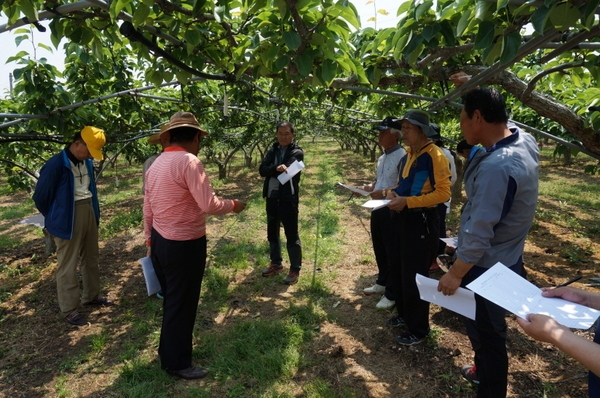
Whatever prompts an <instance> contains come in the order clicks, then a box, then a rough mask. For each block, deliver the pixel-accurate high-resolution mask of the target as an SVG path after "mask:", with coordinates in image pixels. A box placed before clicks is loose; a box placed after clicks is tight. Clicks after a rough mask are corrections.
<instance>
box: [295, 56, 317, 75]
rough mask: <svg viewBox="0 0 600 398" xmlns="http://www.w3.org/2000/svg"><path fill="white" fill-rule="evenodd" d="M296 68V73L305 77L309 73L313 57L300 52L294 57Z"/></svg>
mask: <svg viewBox="0 0 600 398" xmlns="http://www.w3.org/2000/svg"><path fill="white" fill-rule="evenodd" d="M294 63H295V64H296V67H297V68H298V73H300V74H301V75H302V76H304V77H306V76H308V75H309V74H310V71H311V70H312V67H313V57H312V56H311V55H310V54H301V55H299V56H297V57H296V58H295V59H294Z"/></svg>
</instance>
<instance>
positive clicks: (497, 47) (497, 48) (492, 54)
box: [482, 36, 504, 65]
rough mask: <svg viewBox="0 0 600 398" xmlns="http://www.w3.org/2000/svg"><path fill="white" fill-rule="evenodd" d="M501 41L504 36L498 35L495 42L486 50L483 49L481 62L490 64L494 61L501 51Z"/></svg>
mask: <svg viewBox="0 0 600 398" xmlns="http://www.w3.org/2000/svg"><path fill="white" fill-rule="evenodd" d="M503 41H504V36H499V37H498V40H497V41H496V43H495V44H494V45H493V46H490V47H488V48H487V49H486V50H484V51H483V54H482V55H483V62H484V63H485V64H486V65H492V64H493V63H494V62H495V61H496V59H498V57H499V56H500V54H501V53H502V43H503Z"/></svg>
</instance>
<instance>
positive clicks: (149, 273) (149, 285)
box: [140, 257, 160, 296]
mask: <svg viewBox="0 0 600 398" xmlns="http://www.w3.org/2000/svg"><path fill="white" fill-rule="evenodd" d="M140 263H141V264H142V272H143V273H144V279H145V280H146V290H147V291H148V296H152V295H153V294H154V293H157V292H160V282H159V281H158V278H157V277H156V273H155V272H154V266H152V260H151V259H150V257H144V258H140Z"/></svg>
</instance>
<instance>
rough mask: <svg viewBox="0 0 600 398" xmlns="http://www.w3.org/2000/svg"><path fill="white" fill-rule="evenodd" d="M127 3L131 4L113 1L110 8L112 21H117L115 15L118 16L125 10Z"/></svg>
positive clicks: (128, 0)
mask: <svg viewBox="0 0 600 398" xmlns="http://www.w3.org/2000/svg"><path fill="white" fill-rule="evenodd" d="M129 3H131V0H117V1H115V2H114V3H113V4H114V6H111V8H112V9H113V10H114V15H112V14H111V16H112V17H113V19H117V15H119V13H120V12H121V11H123V9H125V7H127V6H128V5H129ZM113 7H114V8H113Z"/></svg>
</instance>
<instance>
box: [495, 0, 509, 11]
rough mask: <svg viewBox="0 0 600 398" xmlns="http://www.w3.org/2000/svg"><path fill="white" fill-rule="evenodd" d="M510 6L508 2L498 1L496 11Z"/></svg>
mask: <svg viewBox="0 0 600 398" xmlns="http://www.w3.org/2000/svg"><path fill="white" fill-rule="evenodd" d="M507 5H508V0H497V2H496V10H501V9H503V8H504V7H506V6H507Z"/></svg>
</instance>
